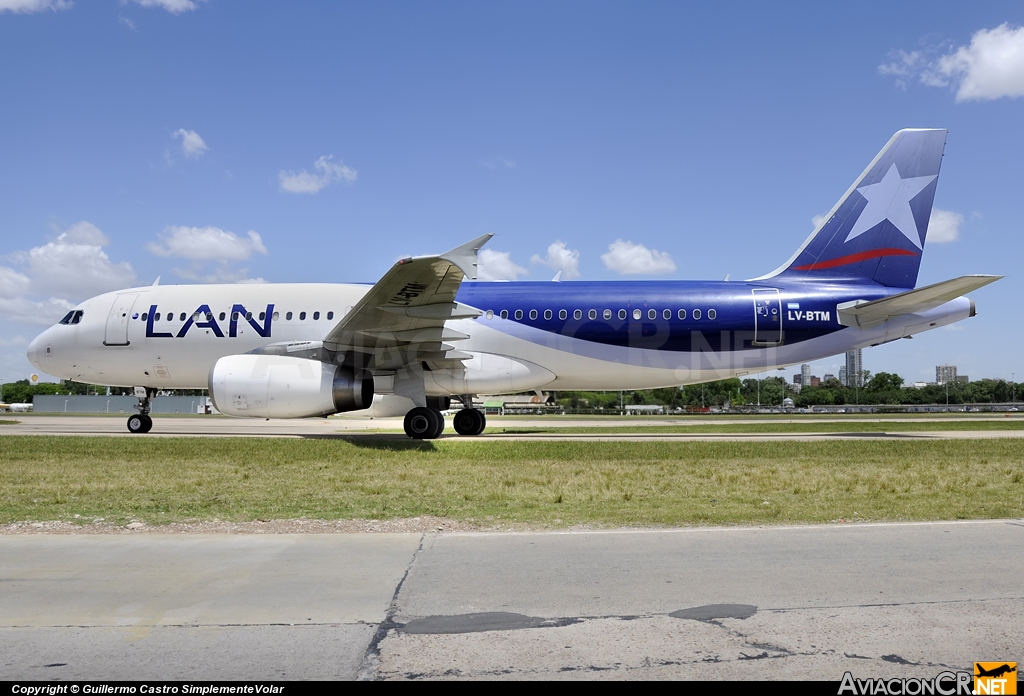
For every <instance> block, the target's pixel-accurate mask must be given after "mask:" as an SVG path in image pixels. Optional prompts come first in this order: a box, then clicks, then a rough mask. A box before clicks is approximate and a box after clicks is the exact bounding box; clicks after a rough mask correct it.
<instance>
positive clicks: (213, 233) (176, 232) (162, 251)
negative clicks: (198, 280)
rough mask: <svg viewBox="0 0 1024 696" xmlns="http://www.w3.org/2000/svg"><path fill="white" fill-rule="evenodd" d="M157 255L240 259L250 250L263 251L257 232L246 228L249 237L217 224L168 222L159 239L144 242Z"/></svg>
mask: <svg viewBox="0 0 1024 696" xmlns="http://www.w3.org/2000/svg"><path fill="white" fill-rule="evenodd" d="M146 248H147V249H149V251H150V253H152V254H154V255H156V256H176V257H179V258H183V259H191V260H193V261H209V260H218V261H242V260H245V259H248V258H249V257H250V256H252V255H253V253H254V252H255V253H258V254H264V255H265V254H266V253H267V247H265V246H264V245H263V239H262V238H261V237H260V235H259V234H258V233H256V232H254V231H252V230H249V235H248V237H247V238H246V237H239V236H238V235H236V234H235V233H234V232H228V231H227V230H222V229H221V228H219V227H180V226H171V227H167V228H166V229H164V231H163V232H161V233H160V241H159V243H158V242H150V243H149V244H147V245H146Z"/></svg>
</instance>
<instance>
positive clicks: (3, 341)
mask: <svg viewBox="0 0 1024 696" xmlns="http://www.w3.org/2000/svg"><path fill="white" fill-rule="evenodd" d="M27 345H28V339H27V338H25V337H24V336H20V335H19V336H12V337H11V338H0V347H2V348H10V347H11V346H27Z"/></svg>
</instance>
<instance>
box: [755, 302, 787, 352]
mask: <svg viewBox="0 0 1024 696" xmlns="http://www.w3.org/2000/svg"><path fill="white" fill-rule="evenodd" d="M752 292H753V293H754V345H755V346H777V345H779V344H780V343H782V301H781V300H780V299H779V291H778V290H777V289H775V288H771V289H758V290H753V291H752Z"/></svg>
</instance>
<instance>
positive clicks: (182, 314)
mask: <svg viewBox="0 0 1024 696" xmlns="http://www.w3.org/2000/svg"><path fill="white" fill-rule="evenodd" d="M178 321H185V313H184V312H182V313H181V318H180V319H179V320H178Z"/></svg>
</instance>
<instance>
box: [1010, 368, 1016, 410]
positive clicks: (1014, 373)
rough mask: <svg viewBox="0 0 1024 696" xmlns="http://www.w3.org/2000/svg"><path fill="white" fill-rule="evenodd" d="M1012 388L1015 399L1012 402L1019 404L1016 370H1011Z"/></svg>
mask: <svg viewBox="0 0 1024 696" xmlns="http://www.w3.org/2000/svg"><path fill="white" fill-rule="evenodd" d="M1010 388H1011V389H1013V399H1012V402H1013V405H1014V406H1016V405H1017V373H1016V372H1011V373H1010Z"/></svg>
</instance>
